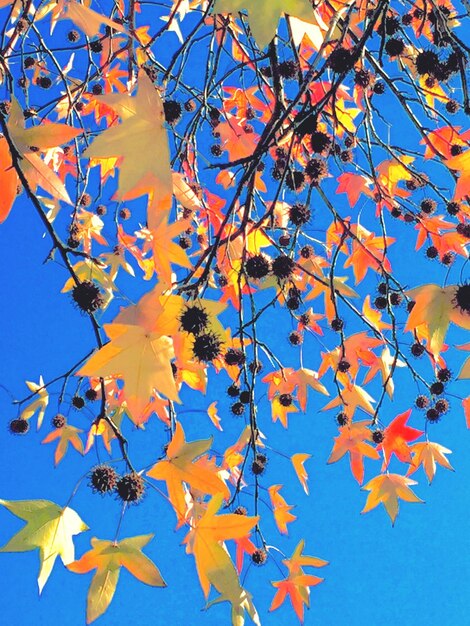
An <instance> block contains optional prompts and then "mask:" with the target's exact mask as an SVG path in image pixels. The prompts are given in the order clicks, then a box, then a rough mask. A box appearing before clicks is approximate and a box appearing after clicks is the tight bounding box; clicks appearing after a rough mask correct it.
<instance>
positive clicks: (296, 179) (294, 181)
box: [285, 170, 305, 191]
mask: <svg viewBox="0 0 470 626" xmlns="http://www.w3.org/2000/svg"><path fill="white" fill-rule="evenodd" d="M285 183H286V186H287V187H289V189H290V190H291V191H301V190H302V189H303V187H304V185H305V174H304V173H303V172H301V171H300V170H292V171H291V172H288V173H287V176H286V178H285Z"/></svg>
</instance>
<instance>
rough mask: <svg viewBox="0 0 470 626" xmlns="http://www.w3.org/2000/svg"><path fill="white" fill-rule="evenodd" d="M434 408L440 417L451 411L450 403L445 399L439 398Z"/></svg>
mask: <svg viewBox="0 0 470 626" xmlns="http://www.w3.org/2000/svg"><path fill="white" fill-rule="evenodd" d="M434 408H435V409H436V411H437V412H438V413H439V415H444V413H447V411H448V410H449V403H448V401H447V400H446V399H445V398H439V400H438V401H437V402H436V404H435V405H434Z"/></svg>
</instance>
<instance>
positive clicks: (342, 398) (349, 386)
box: [322, 383, 375, 418]
mask: <svg viewBox="0 0 470 626" xmlns="http://www.w3.org/2000/svg"><path fill="white" fill-rule="evenodd" d="M372 402H375V400H374V399H373V398H372V397H371V396H370V395H369V394H368V393H367V391H366V390H365V389H363V388H362V387H360V386H359V385H356V384H354V383H346V386H345V387H344V388H343V389H342V390H341V395H339V396H336V398H333V400H331V402H328V404H326V405H325V406H324V407H323V408H322V411H328V410H329V409H333V408H335V407H337V406H341V405H342V406H343V411H344V412H345V413H346V415H347V416H348V417H351V418H352V417H353V415H354V413H355V412H356V409H357V408H360V409H362V410H363V411H365V412H366V413H369V414H370V415H373V414H374V407H373V406H372V404H371V403H372Z"/></svg>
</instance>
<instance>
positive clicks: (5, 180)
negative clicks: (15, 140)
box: [0, 137, 20, 224]
mask: <svg viewBox="0 0 470 626" xmlns="http://www.w3.org/2000/svg"><path fill="white" fill-rule="evenodd" d="M19 183H20V179H19V178H18V174H17V172H16V170H15V168H14V167H13V163H12V160H11V154H10V149H9V148H8V143H7V140H6V139H5V137H0V188H1V190H2V193H1V194H0V224H2V223H3V222H4V221H5V220H6V219H7V217H8V216H9V214H10V211H11V208H12V206H13V203H14V201H15V199H16V196H17V190H18V185H19Z"/></svg>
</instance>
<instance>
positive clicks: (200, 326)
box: [179, 304, 209, 335]
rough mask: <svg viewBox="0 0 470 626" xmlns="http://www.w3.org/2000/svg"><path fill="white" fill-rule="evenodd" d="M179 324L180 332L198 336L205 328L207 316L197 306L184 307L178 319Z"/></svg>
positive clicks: (203, 310) (201, 308)
mask: <svg viewBox="0 0 470 626" xmlns="http://www.w3.org/2000/svg"><path fill="white" fill-rule="evenodd" d="M179 323H180V328H181V330H184V331H185V332H187V333H191V334H193V335H199V334H200V333H202V331H203V330H204V329H205V328H207V324H208V323H209V315H208V313H207V311H206V310H205V309H204V308H203V307H201V306H199V305H197V304H194V305H186V308H185V310H184V311H183V312H182V313H181V315H180V317H179Z"/></svg>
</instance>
